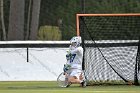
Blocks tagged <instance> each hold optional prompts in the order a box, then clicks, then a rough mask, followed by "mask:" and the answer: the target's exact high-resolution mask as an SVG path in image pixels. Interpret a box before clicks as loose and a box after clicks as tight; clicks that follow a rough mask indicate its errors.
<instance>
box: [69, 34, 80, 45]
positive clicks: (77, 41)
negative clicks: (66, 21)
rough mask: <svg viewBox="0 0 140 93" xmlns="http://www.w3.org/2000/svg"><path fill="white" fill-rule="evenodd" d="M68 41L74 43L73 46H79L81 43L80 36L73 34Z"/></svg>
mask: <svg viewBox="0 0 140 93" xmlns="http://www.w3.org/2000/svg"><path fill="white" fill-rule="evenodd" d="M70 43H71V44H72V43H76V45H75V47H78V46H80V44H81V43H82V40H81V37H80V36H75V37H73V38H72V39H71V40H70Z"/></svg>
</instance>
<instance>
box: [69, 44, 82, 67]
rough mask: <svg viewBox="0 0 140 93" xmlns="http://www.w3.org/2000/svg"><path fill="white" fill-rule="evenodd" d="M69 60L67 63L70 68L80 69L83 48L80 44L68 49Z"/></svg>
mask: <svg viewBox="0 0 140 93" xmlns="http://www.w3.org/2000/svg"><path fill="white" fill-rule="evenodd" d="M70 54H71V57H70V60H69V61H68V64H70V65H71V68H75V69H82V59H83V48H82V47H81V46H79V47H77V48H73V49H70Z"/></svg>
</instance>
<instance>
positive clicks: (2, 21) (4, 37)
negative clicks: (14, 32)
mask: <svg viewBox="0 0 140 93" xmlns="http://www.w3.org/2000/svg"><path fill="white" fill-rule="evenodd" d="M0 4H1V24H2V37H3V38H2V40H6V31H5V22H4V10H3V0H1V3H0Z"/></svg>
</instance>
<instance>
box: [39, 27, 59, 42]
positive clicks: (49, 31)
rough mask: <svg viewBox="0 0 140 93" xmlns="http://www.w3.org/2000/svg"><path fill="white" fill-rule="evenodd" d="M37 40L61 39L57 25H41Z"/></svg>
mask: <svg viewBox="0 0 140 93" xmlns="http://www.w3.org/2000/svg"><path fill="white" fill-rule="evenodd" d="M38 39H39V40H61V31H60V30H59V27H57V26H41V27H40V29H39V33H38Z"/></svg>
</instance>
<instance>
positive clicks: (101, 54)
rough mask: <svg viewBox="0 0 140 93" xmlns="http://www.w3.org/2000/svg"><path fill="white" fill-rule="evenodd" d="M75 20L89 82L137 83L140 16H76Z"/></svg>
mask: <svg viewBox="0 0 140 93" xmlns="http://www.w3.org/2000/svg"><path fill="white" fill-rule="evenodd" d="M79 20H80V22H79V23H80V34H81V36H82V38H83V40H84V42H83V47H84V49H85V52H84V62H83V63H85V64H84V66H85V71H86V74H87V78H88V80H89V83H90V84H138V80H139V79H140V78H139V77H140V74H139V73H138V67H139V66H138V65H137V64H138V61H136V59H137V55H138V54H137V52H138V41H139V35H140V26H139V25H140V22H139V20H140V16H101V15H100V16H80V17H79ZM136 67H137V68H136Z"/></svg>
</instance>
